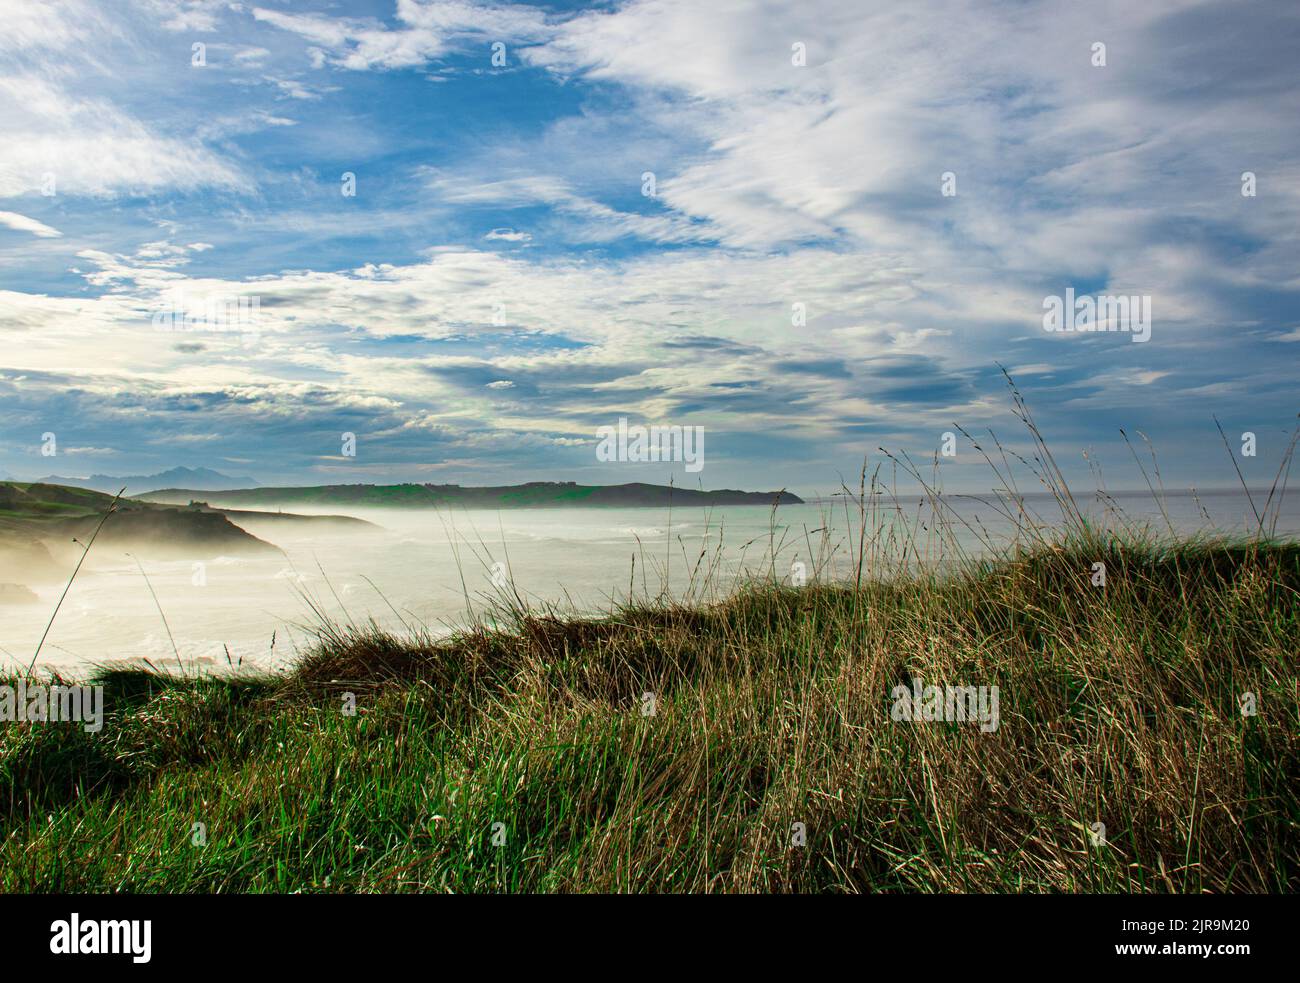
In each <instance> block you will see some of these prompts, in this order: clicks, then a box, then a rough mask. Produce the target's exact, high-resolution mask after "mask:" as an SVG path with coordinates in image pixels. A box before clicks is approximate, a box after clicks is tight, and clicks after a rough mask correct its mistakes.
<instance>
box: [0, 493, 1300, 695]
mask: <svg viewBox="0 0 1300 983" xmlns="http://www.w3.org/2000/svg"><path fill="white" fill-rule="evenodd" d="M1252 497H1253V502H1252V500H1251V498H1248V497H1247V496H1246V494H1244V493H1243V492H1242V491H1241V490H1236V491H1230V490H1225V491H1213V492H1202V493H1197V494H1186V493H1184V494H1169V495H1165V496H1156V495H1153V494H1152V493H1151V492H1146V491H1144V492H1141V493H1122V494H1114V495H1112V496H1108V497H1105V498H1100V497H1095V496H1094V497H1089V498H1088V499H1087V500H1085V501H1076V504H1077V506H1078V507H1079V509H1080V510H1081V511H1082V512H1083V513H1084V514H1085V515H1087V516H1088V517H1089V520H1090V521H1091V522H1093V523H1094V524H1097V525H1105V526H1109V527H1112V528H1113V527H1117V526H1123V525H1127V526H1129V527H1132V528H1138V529H1143V530H1146V531H1147V532H1149V533H1150V534H1152V535H1156V536H1163V537H1166V538H1167V537H1169V536H1171V535H1178V536H1185V535H1207V536H1209V535H1225V536H1243V535H1251V534H1253V533H1255V532H1257V531H1258V530H1259V529H1260V527H1261V525H1262V526H1263V528H1264V530H1265V531H1266V532H1271V533H1273V534H1275V535H1276V536H1277V537H1279V538H1295V537H1296V536H1297V535H1300V496H1297V495H1289V496H1287V497H1286V498H1283V499H1282V501H1281V502H1278V501H1276V500H1274V501H1273V502H1272V503H1271V504H1270V505H1269V508H1268V511H1267V512H1266V513H1265V514H1264V515H1263V519H1262V522H1261V518H1260V517H1259V515H1258V514H1257V513H1260V512H1262V511H1263V509H1264V503H1265V500H1266V499H1267V497H1268V496H1267V492H1264V493H1253V494H1252ZM864 510H865V514H864ZM286 511H288V510H287V509H286ZM294 511H298V512H300V513H301V512H309V513H311V514H322V513H323V512H325V511H327V510H321V509H315V510H304V509H295V510H294ZM328 512H330V513H332V514H345V515H350V516H353V517H356V518H360V519H364V520H366V521H368V522H370V523H372V524H373V525H372V526H371V527H363V528H361V529H360V530H358V529H349V528H346V527H342V526H339V525H336V524H328V523H326V524H321V525H319V526H316V525H310V524H309V525H296V524H290V523H274V522H264V521H246V522H245V521H240V523H239V524H240V525H241V526H243V528H245V529H246V531H248V532H250V533H252V534H253V535H255V536H258V537H260V538H262V539H264V540H266V541H268V542H270V543H273V544H274V545H275V546H277V547H279V548H280V550H281V551H282V552H281V553H272V554H270V555H269V556H257V557H253V556H221V555H214V556H196V557H194V558H190V559H173V560H166V561H161V560H154V561H148V560H142V561H141V562H140V563H139V564H137V562H136V559H135V557H133V556H128V555H126V554H125V553H124V552H121V551H120V550H119V551H117V552H115V551H114V550H112V549H109V548H106V547H104V548H101V547H100V546H96V547H95V548H94V549H93V550H92V552H91V554H90V555H89V556H88V557H87V559H86V563H85V565H84V566H83V568H82V570H81V571H80V573H79V574H78V575H77V577H76V579H75V580H74V581H73V582H72V585H71V588H70V589H68V591H67V595H66V597H64V598H63V600H62V603H61V605H59V607H58V612H57V616H55V617H54V618H53V621H52V623H51V615H52V614H53V612H54V610H55V607H56V604H58V603H59V600H60V595H61V594H62V593H63V591H64V587H65V584H63V583H50V584H44V585H40V586H36V587H33V590H34V591H35V593H36V599H35V601H34V602H32V603H25V604H14V605H6V606H4V607H3V608H0V659H2V660H3V664H4V665H5V667H6V668H7V669H9V670H25V669H26V667H27V665H28V664H29V663H30V662H31V660H32V657H33V655H35V654H36V652H37V648H38V645H39V657H38V659H37V662H36V667H37V670H38V672H39V671H40V670H45V671H46V672H49V671H57V672H58V673H60V674H61V675H64V676H65V677H68V678H79V677H84V676H86V675H88V674H89V673H90V672H91V671H92V670H93V669H94V668H95V667H109V668H112V667H124V666H140V665H146V666H153V667H156V668H158V669H161V670H170V671H176V672H185V673H187V674H188V673H193V672H231V671H241V672H242V671H250V672H251V671H257V672H283V671H285V670H286V669H287V668H288V667H289V666H290V665H291V664H292V663H293V661H294V660H295V659H296V658H297V657H299V656H300V655H301V654H302V653H304V652H305V651H307V650H308V649H309V648H310V647H311V645H312V644H313V643H314V641H315V639H316V633H317V632H318V631H319V629H320V628H321V626H322V625H323V624H325V623H333V624H335V625H366V624H369V623H371V622H373V623H375V624H377V625H379V626H380V627H382V628H384V629H386V630H390V631H394V632H397V633H398V634H403V633H411V632H420V633H428V634H431V635H434V636H442V635H445V634H448V633H451V632H453V631H455V630H457V629H458V628H463V627H464V626H466V625H468V624H470V623H471V622H473V621H475V620H480V621H484V620H486V621H493V620H496V621H497V623H502V622H503V621H504V620H505V619H506V618H507V613H506V611H507V609H508V608H509V607H511V606H515V607H518V606H519V605H520V604H525V605H527V606H528V607H529V608H531V609H534V610H537V611H552V612H555V613H559V614H598V613H601V612H604V611H608V610H609V609H610V608H611V606H613V605H615V604H617V603H620V602H624V601H627V600H629V599H632V600H646V599H650V600H661V599H666V598H670V599H674V600H679V601H685V602H690V603H708V602H711V601H716V600H719V599H721V598H722V597H725V596H726V595H727V594H728V593H730V592H731V591H734V590H735V589H736V588H737V587H738V586H740V585H742V584H744V583H745V582H747V581H749V580H753V579H764V578H767V579H775V580H779V581H781V582H782V583H785V584H789V585H793V586H800V585H803V584H807V583H813V582H816V581H818V580H827V579H837V578H839V579H842V578H845V577H850V576H855V575H856V573H857V569H858V560H857V557H858V556H859V552H860V551H861V553H862V554H863V555H865V556H866V557H867V559H866V560H865V561H864V564H863V566H864V573H865V575H867V576H885V575H889V574H890V572H891V571H894V572H896V571H897V569H898V568H899V565H900V564H904V563H905V564H907V565H909V566H913V567H919V566H933V567H935V568H937V569H940V570H942V569H943V568H944V565H945V564H950V563H952V562H954V560H955V559H957V558H961V557H980V556H988V555H994V554H997V553H998V552H1000V551H1005V550H1007V549H1011V548H1014V547H1015V545H1016V544H1017V543H1026V542H1029V541H1030V540H1031V539H1032V538H1033V537H1035V536H1042V535H1047V536H1051V535H1055V534H1057V533H1059V531H1060V530H1061V528H1062V526H1063V524H1064V523H1065V522H1066V521H1067V520H1066V517H1065V513H1064V512H1063V511H1062V509H1061V507H1060V506H1059V505H1058V504H1057V503H1056V501H1055V500H1054V499H1053V498H1052V497H1051V496H1045V495H1029V496H1025V497H1024V498H1023V499H1021V500H1020V504H1019V505H1016V504H1012V503H1011V500H1010V499H1008V498H1006V497H1005V496H1004V497H998V496H993V495H987V496H979V497H966V496H945V497H944V498H943V499H942V500H941V501H939V502H937V503H936V502H934V501H932V500H929V499H927V498H922V497H916V496H911V497H898V498H894V497H891V496H889V495H878V496H875V497H874V498H870V499H869V501H868V502H867V503H861V502H859V501H857V500H856V499H854V498H851V497H832V498H826V499H819V500H814V501H809V502H806V503H805V504H802V505H786V506H781V507H779V508H775V509H773V508H771V507H768V506H726V507H716V506H715V507H710V508H674V509H671V510H669V509H660V508H617V509H602V508H540V509H511V510H502V511H486V510H463V509H462V510H456V509H449V510H436V511H435V510H387V511H376V510H365V509H351V510H343V509H330V510H328ZM936 513H938V514H940V515H942V517H943V518H944V520H945V521H942V522H940V521H936ZM864 519H865V522H864ZM864 529H865V535H864V534H863V530H864ZM47 630H48V634H45V633H46V632H47ZM43 634H45V638H44V641H43V642H42V641H41V639H42V635H43Z"/></svg>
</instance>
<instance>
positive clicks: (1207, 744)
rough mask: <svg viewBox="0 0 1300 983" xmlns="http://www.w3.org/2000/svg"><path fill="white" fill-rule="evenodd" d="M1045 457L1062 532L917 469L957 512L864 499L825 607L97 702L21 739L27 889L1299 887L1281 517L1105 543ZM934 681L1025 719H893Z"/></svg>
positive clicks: (825, 591) (770, 604)
mask: <svg viewBox="0 0 1300 983" xmlns="http://www.w3.org/2000/svg"><path fill="white" fill-rule="evenodd" d="M1013 393H1014V390H1013ZM1015 395H1016V397H1017V406H1018V407H1021V406H1022V404H1021V403H1020V402H1019V400H1018V394H1015ZM1024 418H1025V420H1026V423H1027V425H1028V426H1029V427H1030V431H1031V434H1033V435H1034V437H1035V439H1036V440H1037V430H1036V428H1034V427H1033V424H1032V420H1030V419H1029V418H1028V415H1027V412H1026V414H1025V417H1024ZM976 446H977V447H978V444H977V445H976ZM1036 446H1037V451H1036V452H1035V453H1031V455H1030V457H1028V458H1024V459H1022V460H1023V462H1024V463H1025V464H1026V465H1027V466H1028V467H1029V468H1030V469H1031V470H1032V471H1033V473H1034V475H1035V476H1036V477H1037V478H1038V479H1039V480H1040V481H1041V482H1042V484H1043V486H1044V487H1046V488H1048V489H1049V490H1050V491H1051V492H1052V494H1053V495H1054V497H1055V499H1056V502H1057V504H1058V505H1059V507H1060V510H1061V512H1062V514H1063V516H1064V521H1063V522H1055V523H1053V531H1052V532H1050V533H1048V532H1045V531H1043V530H1042V529H1041V528H1040V527H1039V526H1038V525H1036V524H1035V523H1034V522H1033V521H1032V517H1031V516H1029V515H1028V513H1027V511H1026V506H1025V504H1024V498H1023V496H1021V495H1019V493H1018V492H1017V491H1016V489H1015V487H1014V485H1013V484H1012V483H1011V481H1010V474H1009V471H1008V470H1007V469H1006V467H1005V464H1006V461H1007V459H1008V455H1007V453H1006V452H1004V451H1002V449H1001V448H1000V447H999V448H998V449H997V452H999V454H1000V457H999V463H997V464H996V465H995V464H994V460H995V459H994V457H993V455H990V465H991V466H994V469H995V471H997V472H998V473H999V476H1000V477H1002V478H1004V479H1005V481H1006V488H1005V491H1006V494H1005V496H1004V502H1005V503H1006V508H1007V515H1008V517H1009V518H1013V519H1015V520H1016V522H1017V528H1018V530H1019V532H1018V535H1017V536H1016V538H1015V540H1014V542H1012V543H1011V544H1010V545H1008V546H1007V548H1005V549H1003V550H1001V551H996V552H993V553H981V555H979V556H970V555H966V554H964V553H962V552H961V550H960V548H959V546H958V545H957V537H956V535H955V527H956V525H957V524H958V522H959V521H960V520H959V518H958V517H956V516H955V514H948V513H945V509H946V505H945V499H944V498H943V497H942V496H941V495H939V494H938V492H937V491H936V490H932V489H931V486H930V485H929V484H926V483H925V482H924V479H923V477H922V476H921V474H920V471H919V469H916V468H913V467H912V466H911V463H910V462H908V461H906V460H902V461H898V460H895V465H896V466H898V467H901V468H903V469H904V470H907V469H909V468H910V469H911V470H910V471H909V473H910V474H912V475H913V477H916V478H917V479H918V480H921V481H922V483H923V486H924V487H926V489H927V493H928V494H929V495H930V501H931V506H932V514H931V515H930V516H929V517H928V519H927V521H926V522H924V523H910V522H907V521H900V517H899V514H898V510H897V509H893V510H891V509H889V508H887V507H885V506H883V505H882V504H881V502H882V499H883V496H882V495H881V494H880V491H881V489H880V487H879V485H878V483H877V480H876V476H874V475H873V476H872V478H871V482H870V487H868V482H867V475H866V472H865V470H864V472H863V476H862V481H861V483H860V486H859V490H858V493H857V494H856V496H847V497H846V506H845V507H846V508H849V507H850V506H849V504H848V503H849V501H850V500H852V501H855V502H856V505H857V509H858V516H857V533H856V540H855V541H854V542H853V544H852V549H851V550H850V553H849V560H850V565H849V569H848V570H840V571H839V572H838V574H834V572H833V570H832V566H833V565H832V564H831V563H830V562H829V560H828V555H829V556H831V557H833V555H834V554H835V553H836V551H837V550H838V545H836V544H831V546H830V548H829V550H828V549H826V548H825V542H826V541H825V540H823V548H821V549H819V550H818V551H817V557H816V559H815V561H813V560H812V552H813V551H812V550H811V548H810V551H809V554H808V555H809V556H810V562H811V564H812V569H811V572H810V581H809V583H808V584H807V585H806V586H800V587H794V586H791V585H790V584H789V583H788V582H787V580H788V578H784V577H782V576H779V575H778V572H777V569H776V565H775V561H773V563H772V567H771V570H770V575H769V576H767V577H765V578H758V579H755V580H752V581H749V582H747V583H745V584H744V585H742V586H740V587H739V588H738V589H736V590H728V591H726V592H723V594H722V595H720V596H715V595H714V594H713V593H712V592H711V591H710V590H708V589H705V590H697V587H698V586H699V585H698V584H697V582H696V579H695V577H694V575H692V579H691V587H690V589H689V590H688V591H687V592H686V593H687V595H688V596H689V602H683V601H681V600H676V601H675V600H672V599H670V598H669V597H668V596H667V594H666V593H663V592H661V593H660V594H659V595H658V596H655V597H651V596H650V595H649V594H648V593H646V594H643V596H641V597H640V598H637V597H636V596H634V595H633V592H632V591H631V590H630V589H629V593H628V596H627V598H626V600H625V601H624V602H622V603H613V604H612V606H611V612H610V614H608V616H606V617H603V618H581V617H575V616H559V615H557V614H556V613H554V612H553V611H546V610H538V609H535V608H530V606H529V605H527V604H525V603H523V602H522V601H521V600H520V599H519V597H518V595H517V594H515V593H514V592H513V589H512V588H507V589H506V591H504V592H503V595H502V598H501V607H500V609H499V611H498V612H497V617H496V618H495V619H492V620H489V619H480V620H477V621H474V622H472V623H470V626H469V627H467V628H465V629H464V630H463V631H461V632H460V633H458V634H456V635H455V636H453V637H451V638H447V639H435V638H432V637H430V636H429V635H428V634H427V633H426V632H425V631H423V630H422V629H420V628H414V629H411V630H410V631H409V633H407V634H404V635H402V636H396V635H393V634H390V633H388V632H385V631H382V630H380V629H379V628H377V627H376V626H374V625H373V624H370V625H338V624H333V623H330V622H328V621H326V620H322V622H321V625H320V627H319V641H318V644H317V645H316V646H315V648H314V649H312V650H311V651H310V652H309V653H308V654H306V655H305V657H304V658H303V659H302V660H301V661H300V662H299V663H298V664H296V665H295V666H294V667H293V668H292V670H291V671H289V672H287V673H285V674H283V675H281V676H275V677H253V676H237V675H234V676H221V677H215V676H201V677H193V676H191V677H183V676H167V675H163V674H161V673H144V672H116V673H106V674H103V675H101V677H100V679H99V680H98V681H99V682H100V683H101V684H102V685H104V686H105V688H106V704H107V706H108V707H109V710H110V713H109V715H108V717H107V719H106V722H105V725H104V728H103V730H102V731H100V732H99V733H97V734H88V733H85V732H84V731H83V730H82V729H81V728H80V727H77V726H73V725H59V726H54V725H36V726H34V725H9V726H5V727H3V728H0V889H3V890H5V891H11V892H30V891H141V892H150V891H167V892H267V891H273V892H328V891H334V892H398V891H457V892H501V891H548V892H549V891H564V892H578V891H583V892H589V891H680V892H864V891H882V892H951V891H970V892H1140V893H1184V892H1187V893H1192V892H1293V891H1296V890H1298V889H1300V780H1298V779H1300V701H1298V699H1297V695H1298V692H1300V683H1298V681H1297V676H1298V674H1300V656H1298V653H1300V593H1298V591H1300V546H1297V545H1295V544H1292V543H1286V542H1279V541H1276V540H1274V539H1272V538H1271V537H1270V536H1269V535H1268V534H1267V532H1266V530H1268V529H1271V528H1272V526H1273V523H1270V522H1269V521H1268V515H1269V513H1268V509H1269V505H1265V508H1264V511H1263V512H1261V513H1260V521H1259V525H1258V528H1257V529H1256V530H1255V531H1254V534H1253V535H1250V536H1248V537H1245V538H1243V539H1241V540H1239V541H1231V542H1229V541H1224V540H1218V539H1210V538H1204V537H1202V538H1194V539H1182V540H1179V539H1177V538H1175V537H1173V536H1172V535H1170V536H1168V537H1160V536H1156V535H1154V534H1152V533H1150V532H1149V531H1146V530H1143V529H1139V528H1134V527H1131V526H1127V527H1123V528H1118V529H1116V528H1108V527H1102V526H1099V525H1098V524H1097V523H1095V522H1094V521H1093V520H1092V519H1090V518H1089V517H1087V516H1086V515H1085V514H1084V513H1083V512H1082V511H1081V510H1079V509H1078V508H1077V507H1076V506H1075V504H1074V501H1073V498H1072V497H1071V496H1070V495H1069V492H1068V489H1066V488H1065V486H1064V482H1063V480H1060V479H1059V472H1057V471H1056V470H1055V465H1054V464H1053V463H1052V461H1051V458H1050V455H1049V454H1047V452H1046V448H1045V447H1043V446H1041V445H1036ZM1155 473H1156V475H1157V479H1158V471H1156V472H1155ZM846 490H847V489H846ZM1276 491H1277V488H1275V489H1274V491H1273V492H1270V494H1269V502H1270V503H1272V502H1273V501H1274V492H1276ZM1153 493H1156V492H1155V488H1154V487H1153ZM1156 494H1157V495H1158V493H1156ZM1280 498H1281V496H1280V494H1279V495H1277V500H1278V501H1279V502H1280ZM1274 507H1275V506H1274ZM971 531H974V530H971ZM823 535H824V536H825V533H823ZM945 544H946V545H945ZM776 552H777V550H776V548H775V547H774V548H773V551H772V553H773V556H775V555H776ZM939 553H946V555H948V556H949V562H938V563H936V562H921V560H922V554H924V556H925V558H926V559H927V560H933V559H934V557H935V556H936V555H937V554H939ZM954 553H956V556H952V554H954ZM706 560H707V561H708V562H705V561H706ZM717 560H718V556H717V555H715V556H714V557H713V558H711V559H710V558H708V557H706V556H705V554H704V553H703V552H702V553H701V556H700V557H699V558H698V559H697V561H696V563H695V569H696V570H697V571H699V570H703V571H704V573H703V574H702V583H703V584H704V585H706V587H707V585H708V584H710V583H712V582H713V581H714V573H715V572H716V570H717V569H719V567H718V563H717ZM1097 563H1103V564H1104V565H1105V584H1104V586H1098V585H1095V584H1094V582H1093V581H1094V577H1093V571H1094V570H1095V569H1096V567H1095V564H1097ZM644 569H645V567H644V564H643V566H642V570H643V571H644ZM915 676H919V677H921V678H922V679H923V680H924V681H926V682H929V683H937V684H943V683H947V684H962V685H973V686H997V687H998V688H999V692H1000V726H999V727H998V728H997V730H996V731H994V732H991V733H986V732H984V731H982V730H981V729H980V728H979V727H978V726H977V725H974V724H971V723H960V722H951V723H949V722H943V721H934V722H907V721H895V720H893V719H892V718H891V713H890V709H891V705H892V700H891V691H892V689H893V688H894V687H895V686H897V685H900V684H906V683H907V682H908V681H909V680H910V679H911V678H912V677H915ZM646 694H651V695H652V696H653V701H652V702H653V713H649V712H647V711H648V710H650V709H651V703H650V702H647V700H646V698H645V697H646ZM353 701H355V713H350V712H348V711H349V709H350V708H351V706H352V702H353ZM1243 707H1245V708H1247V709H1249V710H1253V711H1254V712H1253V713H1248V712H1243ZM1096 824H1103V826H1104V832H1103V826H1098V825H1096ZM800 833H802V834H803V835H802V837H801V836H800V835H799V834H800Z"/></svg>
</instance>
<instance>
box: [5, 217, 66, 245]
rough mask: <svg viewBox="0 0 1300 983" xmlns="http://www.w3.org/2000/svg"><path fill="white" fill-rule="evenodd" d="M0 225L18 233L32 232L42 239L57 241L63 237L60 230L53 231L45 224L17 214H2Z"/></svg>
mask: <svg viewBox="0 0 1300 983" xmlns="http://www.w3.org/2000/svg"><path fill="white" fill-rule="evenodd" d="M0 225H7V226H8V227H9V228H11V229H15V230H17V231H18V232H30V233H31V234H32V235H34V236H36V237H37V238H40V239H57V238H58V237H59V236H61V235H63V233H62V232H60V231H59V230H58V229H52V228H50V227H49V226H48V225H46V224H45V223H44V222H38V221H36V219H34V218H28V217H27V216H26V215H19V214H18V213H17V212H0Z"/></svg>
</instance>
